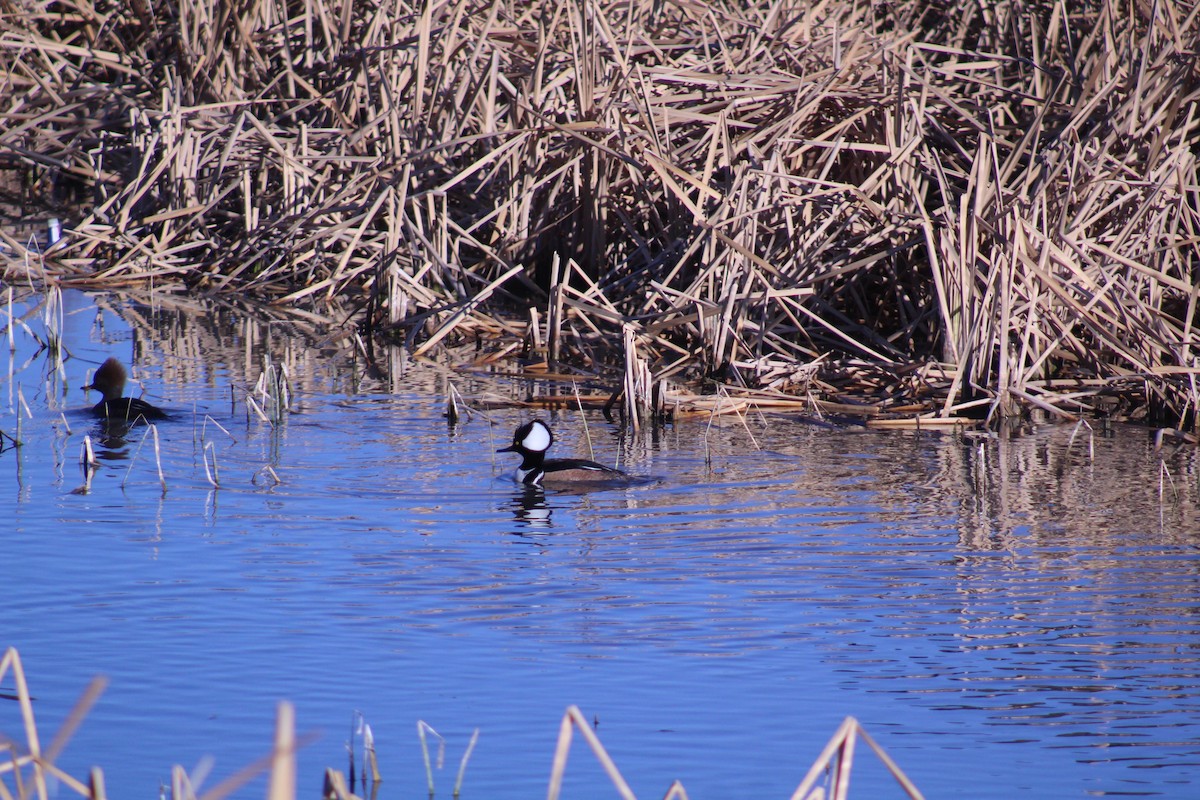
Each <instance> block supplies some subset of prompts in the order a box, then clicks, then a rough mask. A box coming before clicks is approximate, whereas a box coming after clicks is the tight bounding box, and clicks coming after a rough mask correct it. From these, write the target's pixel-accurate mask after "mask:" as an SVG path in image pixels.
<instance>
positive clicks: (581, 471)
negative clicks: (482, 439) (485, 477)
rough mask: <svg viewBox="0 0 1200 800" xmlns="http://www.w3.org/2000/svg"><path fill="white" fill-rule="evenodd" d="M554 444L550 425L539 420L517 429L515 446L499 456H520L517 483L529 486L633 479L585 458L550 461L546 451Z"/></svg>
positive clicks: (502, 449) (512, 445)
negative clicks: (506, 454) (513, 454)
mask: <svg viewBox="0 0 1200 800" xmlns="http://www.w3.org/2000/svg"><path fill="white" fill-rule="evenodd" d="M552 444H554V434H552V433H551V432H550V426H549V425H547V424H546V423H544V422H542V421H541V420H540V419H535V420H533V421H532V422H526V423H525V424H524V425H522V426H521V427H519V428H517V431H516V433H514V434H513V443H512V444H511V445H509V446H508V447H501V448H500V449H499V450H497V451H496V452H497V453H520V454H521V466H519V467H517V474H516V480H517V482H518V483H523V484H525V485H527V486H542V485H543V484H546V483H560V482H575V483H603V482H613V481H617V482H627V481H629V476H628V475H627V474H625V473H624V472H622V471H621V470H619V469H613V468H612V467H606V466H604V465H603V464H599V463H597V462H595V461H588V460H587V459H584V458H546V451H547V450H549V449H550V445H552Z"/></svg>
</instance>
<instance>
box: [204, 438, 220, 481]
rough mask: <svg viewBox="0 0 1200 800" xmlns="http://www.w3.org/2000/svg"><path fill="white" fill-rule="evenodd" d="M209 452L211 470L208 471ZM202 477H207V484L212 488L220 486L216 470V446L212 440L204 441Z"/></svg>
mask: <svg viewBox="0 0 1200 800" xmlns="http://www.w3.org/2000/svg"><path fill="white" fill-rule="evenodd" d="M210 452H211V453H212V471H211V472H210V471H209V468H208V456H209V453H210ZM204 477H205V478H207V479H208V482H209V484H210V485H211V486H212V487H213V488H214V489H220V488H221V476H220V474H219V473H218V472H217V448H216V445H214V444H213V443H212V442H205V444H204Z"/></svg>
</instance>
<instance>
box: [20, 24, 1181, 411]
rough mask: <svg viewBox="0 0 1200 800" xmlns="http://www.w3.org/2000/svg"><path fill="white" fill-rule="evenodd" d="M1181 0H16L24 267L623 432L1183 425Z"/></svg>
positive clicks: (33, 275) (33, 273)
mask: <svg viewBox="0 0 1200 800" xmlns="http://www.w3.org/2000/svg"><path fill="white" fill-rule="evenodd" d="M1198 15H1200V7H1198V6H1197V5H1196V4H1192V3H1183V2H1173V1H1172V0H1158V2H1154V3H1128V2H1104V1H1102V0H1091V1H1090V2H1079V3H1023V2H1006V1H1005V0H999V2H994V3H986V4H958V3H926V2H917V1H916V0H908V1H905V0H899V1H898V2H891V3H878V2H867V0H857V1H856V0H850V2H840V3H821V2H812V3H810V2H803V3H801V2H790V1H785V0H775V1H774V2H768V1H765V0H764V1H763V2H740V1H735V0H712V1H711V2H690V1H688V2H675V1H673V0H665V1H658V0H626V2H609V1H607V0H570V1H569V2H565V3H563V2H556V3H549V2H534V3H511V2H499V1H497V0H443V1H441V2H439V1H438V0H430V2H427V3H423V4H410V3H407V2H403V0H396V1H395V2H382V3H379V2H369V3H368V2H362V1H361V0H300V1H285V2H261V0H241V1H240V2H236V3H224V2H216V0H197V1H196V2H186V3H174V4H172V3H153V4H152V3H148V2H143V0H132V2H126V0H120V1H119V2H118V1H117V0H112V1H111V2H87V1H86V0H85V1H84V2H78V1H75V2H50V3H44V2H32V0H0V175H2V177H3V180H0V192H3V194H4V197H3V200H4V201H5V203H6V205H7V206H8V207H9V208H10V210H15V214H16V216H26V217H27V216H29V215H30V214H32V213H33V211H34V210H37V211H38V212H43V211H50V212H53V213H55V214H57V215H59V216H61V217H63V219H64V223H65V224H64V227H65V230H66V235H65V237H64V238H63V239H62V240H61V241H59V242H57V243H55V244H53V246H50V247H47V246H46V245H47V243H45V242H40V241H35V240H33V239H31V238H21V237H18V236H15V235H12V233H11V230H0V242H2V249H0V261H2V262H3V263H2V266H3V269H4V280H6V281H8V282H10V283H11V282H15V281H22V280H28V281H34V280H53V281H56V282H57V283H58V284H59V285H62V286H81V287H104V288H112V289H121V288H127V287H131V286H138V287H145V286H147V285H152V286H155V287H160V288H161V287H166V288H167V289H169V290H172V291H179V292H189V293H214V294H219V293H238V294H241V295H243V296H250V297H257V298H259V299H261V300H264V301H267V302H270V303H273V304H277V305H279V306H284V307H302V308H306V309H310V310H311V309H318V310H319V309H321V308H324V307H327V306H328V305H329V304H330V303H333V302H334V301H337V303H338V305H339V307H346V308H350V309H351V311H350V313H348V315H347V316H346V323H347V325H348V326H350V327H351V328H353V329H354V330H356V331H358V332H366V333H368V334H370V335H371V336H372V337H374V336H378V335H385V336H390V337H393V338H396V339H400V340H402V341H404V342H405V343H406V344H407V345H408V346H409V347H411V348H412V349H413V351H414V352H416V353H417V354H427V353H430V352H432V351H433V350H435V349H439V348H443V349H444V348H460V349H461V348H464V347H465V348H470V347H471V346H472V345H474V347H475V354H474V355H473V356H472V358H474V359H476V360H478V359H484V360H486V359H488V358H492V359H496V358H500V357H502V356H516V355H517V354H524V356H525V357H526V358H527V359H528V360H529V361H530V362H532V363H533V365H534V366H535V367H537V366H538V365H539V364H542V365H543V366H542V368H543V369H545V370H549V371H564V370H569V371H572V372H573V373H577V374H580V375H588V374H600V375H605V376H608V378H607V379H608V380H610V382H611V383H612V384H613V385H614V386H617V387H618V389H617V391H618V393H619V394H620V395H621V397H622V401H623V408H625V410H626V412H627V413H628V414H630V415H631V416H632V417H633V419H634V420H635V422H636V421H637V420H638V419H643V420H644V419H646V418H647V417H652V416H653V415H655V414H659V413H666V411H667V409H674V410H675V411H677V412H678V411H680V410H686V409H687V408H689V407H693V408H701V407H703V405H704V403H703V402H701V401H702V400H703V398H704V397H708V398H710V401H709V402H710V404H712V403H716V404H718V405H719V404H720V402H722V401H723V399H724V398H728V399H729V402H730V403H731V404H732V403H734V402H735V401H736V402H737V403H749V404H752V405H759V406H761V407H771V404H781V405H786V404H788V403H797V404H808V406H809V407H812V408H817V409H820V408H821V407H822V406H821V404H822V403H823V404H827V407H830V408H834V409H836V410H839V411H848V412H853V413H856V414H858V415H860V416H870V417H885V416H894V417H900V418H905V419H917V418H922V419H924V420H925V421H926V424H937V423H938V422H948V421H952V420H967V419H970V420H979V419H991V420H998V419H1001V418H1004V417H1012V416H1018V415H1021V414H1025V413H1028V412H1030V411H1031V410H1037V411H1038V412H1039V413H1045V414H1049V415H1052V416H1055V417H1062V418H1074V417H1075V416H1077V415H1080V414H1092V413H1103V414H1108V415H1112V416H1118V417H1123V418H1130V417H1132V418H1141V419H1147V420H1152V421H1155V422H1159V423H1162V424H1167V425H1172V426H1174V427H1177V428H1181V429H1189V430H1194V429H1195V427H1196V415H1195V409H1196V405H1197V399H1198V393H1197V392H1198V390H1197V385H1196V373H1197V362H1196V355H1195V352H1194V347H1195V344H1196V327H1195V317H1196V303H1197V296H1198V290H1197V286H1196V279H1195V275H1196V269H1197V263H1198V259H1197V246H1198V244H1200V226H1198V224H1197V222H1198V220H1197V213H1198V212H1197V209H1198V206H1200V204H1198V203H1197V189H1198V186H1200V181H1198V180H1197V177H1198V176H1197V151H1198V147H1197V126H1198V125H1200V113H1198V112H1200V108H1198V107H1197V100H1198V98H1200V92H1198V88H1200V83H1198V81H1197V76H1198V72H1197V59H1198V42H1200V37H1198V32H1200V30H1198V29H1200V20H1198ZM368 338H370V337H368ZM713 398H716V399H713ZM689 403H690V404H692V405H691V406H689V405H688V404H689ZM697 403H699V405H696V404H697Z"/></svg>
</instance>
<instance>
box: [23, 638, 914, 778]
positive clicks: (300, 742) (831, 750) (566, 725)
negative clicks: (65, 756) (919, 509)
mask: <svg viewBox="0 0 1200 800" xmlns="http://www.w3.org/2000/svg"><path fill="white" fill-rule="evenodd" d="M9 676H11V679H12V681H13V684H14V688H15V694H13V695H2V696H0V699H11V700H15V701H16V702H17V706H18V708H19V710H20V713H19V716H20V718H21V724H22V729H23V733H24V737H25V741H24V742H21V743H17V742H11V741H10V742H3V743H0V753H4V754H6V756H7V757H6V758H5V759H3V760H0V797H3V798H6V800H9V799H11V798H17V797H19V798H22V800H24V798H31V797H32V798H38V800H46V798H47V797H49V796H50V795H51V792H50V790H49V783H50V781H51V780H53V781H60V782H61V783H62V784H63V785H64V786H65V787H67V788H68V789H69V790H70V791H72V792H74V793H75V794H77V795H79V796H80V797H83V798H86V800H104V799H105V798H106V797H107V796H108V795H107V792H106V790H105V786H104V772H103V770H101V769H100V768H99V767H93V768H92V770H91V772H90V774H89V776H88V781H87V782H86V783H85V782H83V781H80V780H78V779H76V778H74V777H72V776H71V775H70V774H68V773H67V772H64V771H63V770H62V769H60V768H59V767H58V766H56V765H55V763H54V762H55V760H56V759H57V758H58V756H59V754H60V753H61V752H62V750H63V748H64V747H66V745H67V742H68V741H70V738H71V736H72V734H74V732H75V730H76V729H78V727H79V725H81V724H82V723H83V720H84V717H85V716H87V712H88V710H89V709H90V708H91V706H92V705H93V704H94V703H95V702H96V700H97V699H99V697H100V695H101V694H102V693H103V691H104V688H105V685H106V683H107V682H106V681H105V680H104V679H103V678H96V679H95V680H93V681H92V683H91V684H90V685H89V686H88V688H87V690H86V691H85V692H84V695H83V697H81V698H80V700H79V702H78V704H76V707H75V709H74V710H73V711H72V713H71V715H70V717H69V718H68V719H67V721H66V722H65V723H63V727H62V728H61V729H60V730H59V731H58V733H57V734H56V735H55V737H54V741H53V742H52V743H51V744H50V745H49V746H48V747H46V748H43V747H42V745H41V740H40V736H39V731H38V728H37V723H36V721H35V720H34V714H33V701H32V698H31V695H30V693H29V687H28V684H27V682H26V679H25V670H24V668H23V667H22V666H21V656H20V654H19V653H18V652H17V650H16V648H13V647H10V648H8V649H7V650H6V651H5V653H4V656H3V657H2V658H0V680H3V679H4V678H5V677H9ZM354 721H355V724H354V728H355V730H354V731H353V732H352V736H351V741H354V740H356V739H357V738H358V737H359V732H360V731H361V738H362V743H363V768H362V780H361V784H362V787H363V789H369V790H370V796H371V797H372V798H374V797H376V796H377V791H378V788H379V785H380V782H381V781H382V777H381V776H380V774H379V770H378V766H377V764H376V762H375V751H374V746H375V745H374V737H373V735H372V734H371V729H370V726H369V725H366V724H365V721H364V720H363V719H362V715H361V714H360V713H358V712H355V714H354ZM295 722H296V713H295V709H294V708H293V706H292V704H291V703H286V702H285V703H280V704H279V708H278V711H277V714H276V718H275V741H274V743H273V746H272V748H271V752H270V754H269V755H267V756H264V757H263V758H261V759H259V760H258V761H256V762H254V763H252V764H250V765H248V766H246V767H245V768H243V769H241V770H239V771H238V772H236V773H234V774H233V775H231V776H230V777H228V778H226V779H224V780H223V781H221V782H220V783H218V784H216V785H215V786H213V787H212V788H210V789H208V790H207V791H204V792H203V793H201V792H200V791H199V785H198V781H197V780H196V778H194V777H193V776H189V775H188V773H187V772H186V771H185V770H184V769H183V768H182V767H179V766H176V767H173V768H172V770H171V788H170V792H169V793H168V792H167V791H166V788H165V787H162V789H161V792H160V793H161V795H162V796H163V797H169V798H170V800H196V798H199V799H200V800H219V798H223V797H227V796H229V795H230V794H232V793H233V792H235V791H237V790H238V789H239V788H241V787H243V786H244V785H245V784H246V783H248V782H249V781H251V780H253V779H255V778H257V777H259V776H261V775H263V774H266V775H267V776H268V781H267V795H266V796H267V800H294V798H296V797H297V795H298V792H297V789H298V788H299V787H298V786H297V782H296V751H297V750H298V749H299V748H301V747H303V746H304V745H305V744H306V743H307V740H305V739H304V738H299V739H298V738H297V736H296V731H295ZM417 730H418V732H419V735H420V739H421V747H422V752H423V753H424V757H425V769H426V774H427V776H428V781H429V783H428V786H429V796H430V797H431V798H432V797H434V795H435V787H434V780H433V771H432V768H431V766H430V756H429V749H428V746H427V741H426V732H429V733H432V734H433V735H434V736H437V732H436V731H433V729H432V728H430V727H429V725H428V724H426V723H425V722H423V721H422V722H420V723H418V726H417ZM575 733H578V734H579V735H580V737H581V738H583V740H584V741H585V742H586V743H587V745H588V747H589V748H590V749H591V751H592V754H593V755H594V756H595V757H596V759H597V761H598V762H599V763H600V765H601V767H603V769H604V772H605V775H606V776H607V777H608V778H609V780H610V781H611V782H612V784H613V787H614V788H615V789H616V792H617V794H618V795H619V796H620V797H622V798H623V799H624V800H636V795H635V794H634V793H633V790H632V789H630V788H629V784H628V783H627V782H626V781H625V779H624V777H622V775H621V772H620V770H619V769H618V768H617V765H616V763H615V762H614V761H613V760H612V757H611V756H609V754H608V751H607V750H605V748H604V745H603V744H601V742H600V739H599V738H598V737H597V736H596V733H595V731H593V730H592V726H591V725H590V724H589V723H588V721H587V719H586V718H585V717H584V716H583V713H582V712H581V711H580V710H579V708H578V707H576V706H570V707H569V708H567V710H566V711H565V712H564V713H563V717H562V723H561V725H560V726H559V735H558V743H557V745H556V747H555V750H554V759H553V764H552V766H551V770H550V785H549V789H548V791H547V796H548V797H549V798H550V800H556V798H558V797H559V796H561V794H562V787H563V779H564V776H565V773H566V768H567V761H568V759H569V755H570V750H571V742H572V739H573V738H574V735H575ZM478 737H479V731H478V730H476V731H475V734H474V735H473V736H472V737H471V741H470V743H469V744H468V746H467V749H466V752H465V754H464V755H463V758H462V764H461V766H460V768H459V770H458V774H457V779H456V781H455V784H454V789H453V796H454V797H458V796H459V795H460V793H461V789H462V783H463V774H464V772H465V771H466V768H467V761H468V759H469V758H470V755H471V750H472V749H473V748H474V746H475V742H476V740H477V739H478ZM438 738H439V739H440V738H441V737H440V736H438ZM860 738H861V739H862V740H863V741H864V742H866V743H867V745H868V746H869V747H870V748H871V749H872V750H873V751H874V752H875V754H876V755H877V756H878V757H879V759H880V760H881V761H882V762H883V764H884V766H885V767H886V768H887V770H888V772H889V773H890V774H891V775H892V777H893V778H894V779H895V780H896V782H897V783H898V784H899V786H900V788H901V789H902V790H903V791H904V793H905V795H906V796H908V797H909V798H912V799H913V800H921V798H922V794H921V792H920V791H919V790H918V789H917V787H916V786H914V785H913V783H912V782H911V781H910V780H909V779H908V777H907V776H906V775H905V774H904V772H903V770H901V769H900V767H899V766H897V764H896V763H895V762H894V761H892V759H891V758H890V757H889V756H888V754H887V753H886V752H885V751H884V750H883V748H881V747H880V746H879V745H878V744H877V743H876V742H875V740H874V739H872V738H871V736H870V735H869V734H868V733H867V732H866V731H865V730H864V729H863V727H862V726H861V725H860V724H859V723H858V721H857V720H855V719H854V718H853V717H847V718H846V719H845V721H844V722H843V723H842V724H841V726H839V727H838V729H837V731H836V732H835V733H834V735H833V737H832V738H831V739H830V740H829V743H828V744H827V745H826V746H825V749H824V750H823V751H822V753H821V755H820V756H819V757H818V758H817V760H816V761H815V762H814V763H813V765H812V768H811V769H810V770H809V771H808V774H807V775H805V777H804V780H802V781H801V783H800V785H799V786H798V787H797V788H796V791H795V792H794V793H793V794H792V800H825V798H834V800H845V798H847V797H848V790H849V785H850V776H851V769H852V767H853V765H854V748H855V744H856V742H857V740H858V739H860ZM348 750H349V753H350V769H349V773H350V780H349V781H347V779H346V776H345V774H344V773H342V772H340V771H339V770H335V769H333V768H327V769H326V771H325V785H324V790H323V792H322V797H325V798H334V799H335V800H353V799H355V798H357V797H358V796H357V795H355V794H354V786H355V767H354V752H355V748H354V747H353V746H350V747H348ZM441 761H442V753H441V749H440V748H439V754H438V762H439V763H438V767H439V769H440V768H441ZM367 764H369V765H370V768H371V774H370V776H369V777H368V775H367V771H366V770H367ZM199 771H203V772H207V767H204V769H203V770H199ZM822 776H824V779H823V780H822ZM8 780H11V781H12V783H13V784H14V786H13V788H12V789H10V788H9V785H8ZM53 793H54V794H58V793H59V792H58V790H57V788H56V790H55V791H54V792H53ZM687 796H688V795H687V791H686V790H685V789H684V787H683V784H682V783H681V782H679V781H678V780H677V781H675V782H674V783H672V784H671V786H670V788H669V789H668V791H667V794H666V797H667V798H678V800H686V798H687Z"/></svg>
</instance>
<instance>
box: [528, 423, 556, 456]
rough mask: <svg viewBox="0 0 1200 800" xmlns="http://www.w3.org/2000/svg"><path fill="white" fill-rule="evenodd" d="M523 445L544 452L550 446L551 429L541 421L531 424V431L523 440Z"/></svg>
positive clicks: (537, 451)
mask: <svg viewBox="0 0 1200 800" xmlns="http://www.w3.org/2000/svg"><path fill="white" fill-rule="evenodd" d="M521 446H522V447H524V448H525V449H526V450H532V451H533V452H535V453H543V452H545V451H546V450H548V449H549V448H550V429H549V428H547V427H546V426H545V425H543V424H542V423H540V422H537V421H535V422H533V423H532V424H531V425H530V426H529V433H527V434H525V438H524V439H522V440H521Z"/></svg>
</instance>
